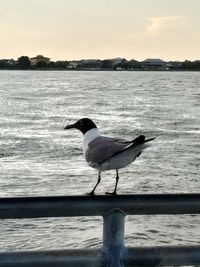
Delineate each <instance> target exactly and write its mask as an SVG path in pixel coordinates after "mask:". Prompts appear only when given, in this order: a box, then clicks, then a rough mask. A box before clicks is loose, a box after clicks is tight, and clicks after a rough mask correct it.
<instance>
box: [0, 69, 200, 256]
mask: <svg viewBox="0 0 200 267" xmlns="http://www.w3.org/2000/svg"><path fill="white" fill-rule="evenodd" d="M0 114H1V120H0V127H1V131H0V168H1V179H0V196H1V197H6V196H9V197H12V196H47V195H82V194H85V193H87V192H88V190H90V189H91V188H92V187H93V186H94V184H95V183H96V179H97V173H96V171H95V170H93V169H91V168H89V167H88V166H87V165H86V163H85V161H84V159H83V156H82V150H81V149H82V147H81V138H82V136H81V134H80V133H79V132H77V131H64V130H63V128H64V126H65V125H67V124H68V123H72V122H75V121H76V120H77V119H79V118H81V117H90V118H92V119H93V120H94V121H95V122H96V124H97V125H98V126H99V128H100V131H101V133H103V134H105V135H111V136H115V137H119V136H120V137H123V138H130V139H133V138H134V137H135V136H137V135H138V134H145V135H147V136H156V140H155V141H154V142H152V143H153V145H152V147H151V148H149V149H147V150H146V151H145V152H144V153H143V154H142V156H141V157H140V158H139V159H137V160H136V162H134V163H133V164H132V165H130V166H128V167H127V168H125V169H122V170H121V171H120V181H119V188H118V190H119V191H118V192H119V193H122V194H132V193H178V192H179V193H182V192H184V193H187V192H197V193H199V188H200V175H199V165H200V153H199V152H200V73H198V72H62V71H60V72H56V71H55V72H48V71H46V72H39V71H38V72H37V71H36V72H34V71H30V72H29V71H0ZM114 177H115V172H114V171H110V172H106V173H103V175H102V182H101V184H100V186H99V188H98V190H97V193H98V194H104V192H105V191H108V190H112V189H113V187H114V183H115V178H114ZM199 225H200V218H199V216H195V215H193V216H183V215H182V216H127V218H126V244H127V245H131V246H133V245H136V246H138V245H154V244H157V245H158V244H159V245H162V244H197V243H198V244H199V243H200V235H199V233H200V226H199ZM0 232H1V238H0V250H1V251H5V250H20V249H23V250H25V249H26V250H28V249H52V248H71V247H96V246H101V240H102V219H101V218H99V217H94V218H91V217H90V218H88V217H82V218H55V219H52V218H51V219H31V220H4V221H0Z"/></svg>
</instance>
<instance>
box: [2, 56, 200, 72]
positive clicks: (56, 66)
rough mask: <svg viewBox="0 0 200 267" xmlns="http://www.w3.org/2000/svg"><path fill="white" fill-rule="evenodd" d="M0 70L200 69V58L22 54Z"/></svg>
mask: <svg viewBox="0 0 200 267" xmlns="http://www.w3.org/2000/svg"><path fill="white" fill-rule="evenodd" d="M0 70H44V71H45V70H49V71H50V70H52V71H54V70H58V71H59V70H62V71H200V60H195V61H189V60H185V61H183V62H181V61H164V60H162V59H159V58H147V59H145V60H143V61H137V60H134V59H131V60H126V59H125V58H113V59H104V60H100V59H81V60H72V61H67V60H59V61H51V60H50V58H49V57H44V56H42V55H38V56H36V57H33V58H29V57H28V56H21V57H19V58H18V59H17V60H14V59H0Z"/></svg>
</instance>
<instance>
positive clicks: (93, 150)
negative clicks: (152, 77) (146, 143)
mask: <svg viewBox="0 0 200 267" xmlns="http://www.w3.org/2000/svg"><path fill="white" fill-rule="evenodd" d="M130 145H132V141H127V140H124V139H117V138H110V137H104V136H99V137H97V138H95V139H94V140H93V141H92V142H90V143H89V145H88V149H87V151H86V154H85V157H86V160H87V162H92V163H95V164H98V163H101V162H103V161H104V160H106V159H108V158H110V157H112V156H113V155H115V154H116V153H119V152H120V151H123V150H125V149H126V148H128V147H129V146H130Z"/></svg>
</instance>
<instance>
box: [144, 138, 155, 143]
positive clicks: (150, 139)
mask: <svg viewBox="0 0 200 267" xmlns="http://www.w3.org/2000/svg"><path fill="white" fill-rule="evenodd" d="M154 139H155V137H151V138H148V139H145V140H144V143H147V142H150V141H153V140H154Z"/></svg>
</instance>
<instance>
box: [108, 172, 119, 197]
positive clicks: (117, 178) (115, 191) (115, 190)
mask: <svg viewBox="0 0 200 267" xmlns="http://www.w3.org/2000/svg"><path fill="white" fill-rule="evenodd" d="M116 174H117V175H116V182H115V189H114V191H113V192H112V193H109V192H106V194H107V195H113V196H116V195H117V184H118V181H119V173H118V170H116Z"/></svg>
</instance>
